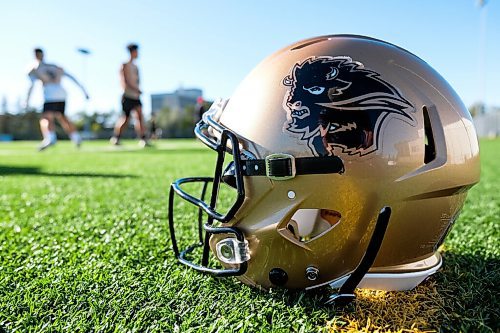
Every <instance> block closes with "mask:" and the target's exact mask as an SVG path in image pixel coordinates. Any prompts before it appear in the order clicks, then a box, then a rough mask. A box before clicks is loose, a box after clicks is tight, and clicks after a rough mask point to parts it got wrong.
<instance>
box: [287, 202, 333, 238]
mask: <svg viewBox="0 0 500 333" xmlns="http://www.w3.org/2000/svg"><path fill="white" fill-rule="evenodd" d="M340 218H341V214H340V213H339V212H337V211H335V210H328V209H299V210H297V211H296V212H295V214H293V216H292V218H291V219H290V221H288V223H287V224H286V227H285V228H284V229H282V234H283V235H284V236H285V237H287V238H290V239H293V240H295V241H300V242H303V243H306V242H309V241H312V240H314V239H317V238H319V237H321V236H323V235H324V234H326V233H327V232H328V231H329V230H331V229H332V228H333V227H335V226H336V225H337V224H338V223H339V222H340Z"/></svg>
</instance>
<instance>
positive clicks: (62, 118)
mask: <svg viewBox="0 0 500 333" xmlns="http://www.w3.org/2000/svg"><path fill="white" fill-rule="evenodd" d="M34 51H35V58H36V63H35V65H34V66H33V67H32V68H31V69H30V71H29V73H28V76H29V78H30V80H31V85H30V87H29V90H28V95H27V97H26V103H25V104H26V107H28V106H29V100H30V96H31V92H32V90H33V87H34V84H35V82H36V81H41V82H42V84H43V97H44V100H45V103H44V104H43V111H42V116H41V118H40V130H41V132H42V135H43V140H42V143H41V144H40V146H39V147H38V150H39V151H42V150H45V149H46V148H48V147H50V146H52V145H55V144H56V142H57V136H56V132H55V123H54V122H55V119H57V120H58V121H59V123H60V124H61V126H62V128H63V129H64V131H65V132H66V133H67V134H68V136H69V138H70V139H71V141H73V142H74V143H75V145H76V146H77V147H80V144H81V142H82V139H81V137H80V134H78V132H77V130H76V128H75V126H74V125H73V123H72V122H71V121H70V120H69V119H68V118H67V117H66V115H65V114H64V109H65V107H66V90H65V89H64V88H63V86H62V85H61V79H62V78H63V76H65V77H67V78H69V79H70V80H72V81H73V82H74V83H75V84H76V85H77V86H78V87H79V88H80V89H81V90H82V92H83V94H84V95H85V98H86V99H88V98H89V96H88V94H87V91H86V90H85V88H84V87H83V86H82V85H81V84H80V83H79V82H78V81H77V80H76V79H75V78H74V77H73V76H72V75H70V74H69V73H67V72H65V71H64V69H62V68H61V67H59V66H57V65H54V64H48V63H46V62H45V61H44V53H43V50H42V49H39V48H37V49H35V50H34Z"/></svg>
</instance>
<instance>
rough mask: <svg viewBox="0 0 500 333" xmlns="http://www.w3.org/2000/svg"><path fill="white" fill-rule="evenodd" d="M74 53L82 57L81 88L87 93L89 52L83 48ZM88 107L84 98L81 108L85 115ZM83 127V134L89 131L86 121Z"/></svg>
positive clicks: (87, 102)
mask: <svg viewBox="0 0 500 333" xmlns="http://www.w3.org/2000/svg"><path fill="white" fill-rule="evenodd" d="M76 51H77V52H78V53H80V54H81V55H82V83H83V86H84V87H85V89H86V90H87V91H89V87H88V85H87V58H88V56H89V55H90V54H91V52H90V50H89V49H87V48H83V47H79V48H77V49H76ZM88 106H89V101H88V99H87V98H85V102H84V107H83V113H84V114H85V115H87V114H88V111H89V110H88ZM84 119H85V118H84ZM83 126H84V128H83V130H84V131H85V132H89V131H90V124H89V122H88V120H87V121H85V122H84V125H83Z"/></svg>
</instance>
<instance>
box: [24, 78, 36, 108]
mask: <svg viewBox="0 0 500 333" xmlns="http://www.w3.org/2000/svg"><path fill="white" fill-rule="evenodd" d="M28 76H29V78H30V86H29V88H28V93H27V94H26V101H25V102H24V108H26V109H27V108H28V107H29V105H30V104H29V103H30V97H31V93H32V92H33V87H34V86H35V82H36V80H37V76H36V73H35V71H34V70H32V71H31V72H29V73H28Z"/></svg>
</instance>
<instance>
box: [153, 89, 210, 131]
mask: <svg viewBox="0 0 500 333" xmlns="http://www.w3.org/2000/svg"><path fill="white" fill-rule="evenodd" d="M202 96H203V91H202V90H201V89H197V88H192V89H184V88H179V89H177V90H175V91H174V92H173V93H163V94H152V95H151V117H152V118H153V119H154V122H155V124H154V125H155V127H157V128H161V130H162V131H161V133H162V136H163V137H166V138H174V137H176V138H186V137H193V136H194V134H193V127H194V125H195V120H196V118H197V117H196V114H195V106H196V102H197V100H198V98H200V97H202Z"/></svg>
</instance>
